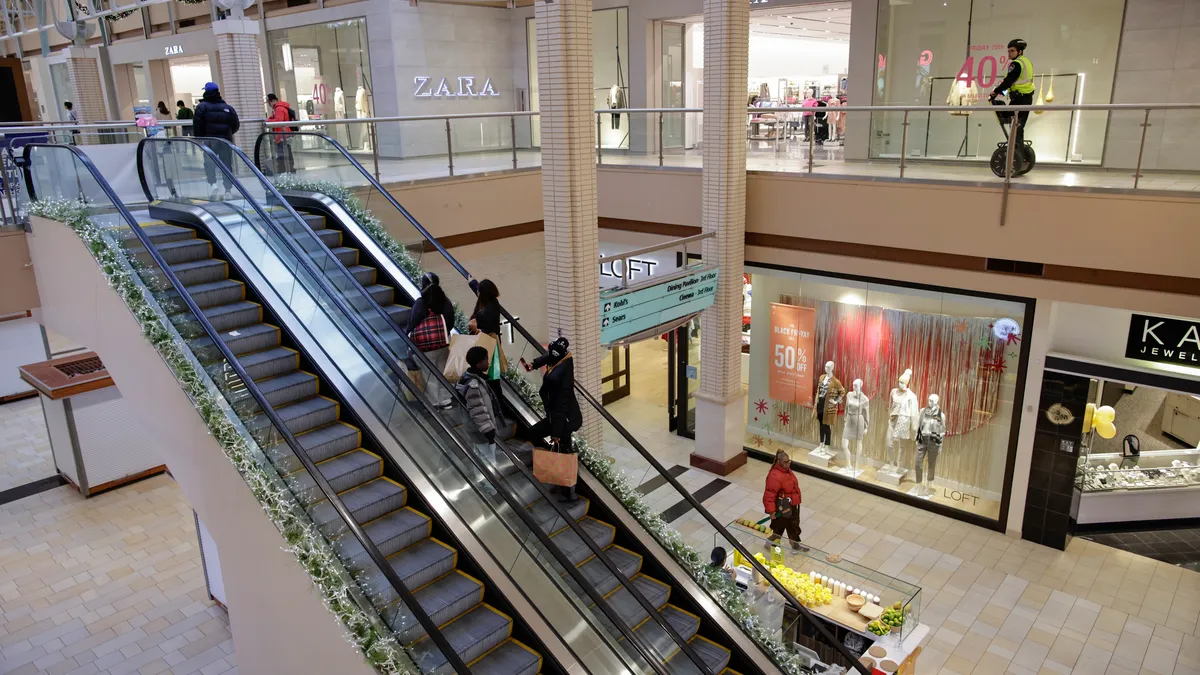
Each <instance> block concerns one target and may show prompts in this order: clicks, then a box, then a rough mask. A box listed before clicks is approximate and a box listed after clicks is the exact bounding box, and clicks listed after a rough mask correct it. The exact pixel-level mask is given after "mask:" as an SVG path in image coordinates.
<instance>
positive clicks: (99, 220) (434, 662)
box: [24, 144, 470, 675]
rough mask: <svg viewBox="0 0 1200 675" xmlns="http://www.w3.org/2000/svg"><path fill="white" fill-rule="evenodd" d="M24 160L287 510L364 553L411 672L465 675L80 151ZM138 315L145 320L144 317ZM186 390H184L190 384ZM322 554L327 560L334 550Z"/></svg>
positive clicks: (363, 598)
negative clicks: (206, 395)
mask: <svg viewBox="0 0 1200 675" xmlns="http://www.w3.org/2000/svg"><path fill="white" fill-rule="evenodd" d="M24 158H25V160H26V162H27V170H26V175H27V176H28V179H29V185H30V189H31V193H32V195H34V196H35V197H36V198H38V199H62V200H78V201H80V202H83V203H84V204H86V206H87V209H88V211H89V213H90V215H91V221H92V223H93V225H95V226H97V227H98V228H100V236H101V237H102V238H103V240H104V241H105V242H106V243H107V245H108V247H109V248H110V249H112V250H114V251H118V252H120V257H121V259H120V265H121V267H122V268H123V269H124V271H125V272H128V273H132V277H133V278H135V279H136V280H137V283H139V284H140V285H141V286H142V287H143V288H145V289H146V290H147V291H148V293H145V294H144V295H143V297H145V296H149V297H148V298H147V299H148V300H150V302H151V305H152V309H153V311H154V313H155V314H156V315H157V319H158V320H159V322H160V323H162V324H163V325H164V327H165V328H166V329H167V330H168V331H170V333H171V336H172V338H173V340H172V341H173V342H174V343H175V344H177V345H180V346H182V347H184V349H185V357H186V358H187V359H188V361H189V362H190V363H191V364H192V365H193V366H194V370H195V372H196V373H198V374H199V375H200V378H201V380H202V385H203V386H204V387H205V388H206V389H208V390H210V391H213V392H219V395H220V397H221V399H223V401H224V404H223V405H222V408H221V411H222V412H223V413H224V414H225V416H226V417H227V419H228V420H229V421H230V422H231V423H232V424H233V425H234V427H235V428H236V429H238V430H239V431H240V434H241V436H242V437H243V438H244V439H246V440H248V441H252V442H249V443H247V444H246V448H247V449H248V451H249V452H250V453H251V454H252V460H253V462H254V463H255V464H257V465H258V467H260V468H261V469H263V470H264V472H265V474H266V475H267V476H268V478H269V480H270V481H271V483H272V485H271V486H270V487H271V488H272V489H277V490H281V491H284V492H286V493H287V494H289V495H290V497H291V499H290V502H291V505H292V507H293V509H294V511H295V512H294V513H293V514H292V515H293V516H294V517H295V518H297V519H300V520H301V521H302V522H304V523H305V524H307V525H308V526H309V528H310V530H311V531H313V532H321V533H324V534H326V535H327V534H328V533H330V532H337V533H339V534H340V535H342V536H344V537H351V538H352V539H353V540H354V541H356V542H357V545H358V547H361V550H363V551H365V552H366V553H367V558H368V560H369V562H366V561H364V562H366V567H367V569H366V570H364V572H362V573H360V576H359V577H358V578H359V579H363V578H364V577H365V576H367V575H369V574H371V573H376V574H377V575H378V576H381V577H382V578H383V579H385V580H386V581H387V582H388V583H389V584H390V585H391V587H392V589H393V590H394V591H395V593H396V595H397V597H399V598H400V599H401V601H400V603H399V604H398V605H397V606H396V607H395V608H394V609H392V610H389V611H390V612H391V614H390V616H389V617H388V618H389V619H390V620H392V621H393V622H405V623H408V622H411V621H416V622H417V623H419V624H420V625H421V627H422V628H423V629H424V630H425V631H426V633H427V634H428V635H429V636H430V638H431V639H430V640H428V641H425V642H420V643H417V644H415V645H412V646H410V647H409V654H410V656H411V657H412V659H413V661H414V662H415V664H416V665H417V666H418V667H419V668H420V670H421V671H422V672H426V673H432V672H434V671H435V670H436V669H437V668H438V667H439V666H440V665H441V664H443V663H449V665H450V666H451V667H452V669H453V670H454V672H455V673H458V674H459V675H468V674H469V672H470V671H469V670H468V668H467V666H466V664H465V663H463V662H462V660H461V659H459V657H458V656H457V655H456V654H455V652H454V650H453V649H452V648H451V647H450V644H449V642H447V641H446V638H445V637H444V636H443V635H442V634H441V632H440V631H439V630H438V627H437V625H436V624H435V623H434V622H433V620H432V619H431V618H430V617H429V615H428V614H427V613H426V612H425V611H424V610H423V609H422V608H421V606H420V604H419V603H418V602H416V599H415V598H414V596H413V595H412V591H411V590H410V589H408V588H407V587H406V586H405V585H404V583H403V582H402V581H401V580H400V578H399V576H398V575H397V573H396V572H395V570H394V569H393V568H392V566H391V565H390V564H388V563H387V561H386V559H385V557H384V556H383V554H382V553H381V552H380V551H379V550H378V548H377V547H376V546H375V544H374V543H373V542H372V541H371V539H370V537H369V536H367V534H366V533H365V532H364V531H363V530H362V528H361V527H360V525H359V524H358V523H357V522H356V521H355V520H354V518H353V517H352V516H351V515H350V511H349V510H348V509H347V507H346V505H345V504H344V503H343V502H342V500H341V497H340V496H339V495H338V494H337V492H336V491H335V490H334V489H333V487H332V486H330V484H329V483H328V481H327V480H326V479H325V478H324V476H323V475H322V474H321V472H320V471H319V470H317V468H316V465H315V464H314V463H313V461H312V460H311V459H310V458H309V456H308V453H307V452H306V451H305V450H304V449H303V447H302V446H301V445H300V444H299V443H298V442H297V441H296V438H295V437H294V436H293V435H292V433H291V432H290V431H289V430H288V427H287V425H286V424H285V423H284V422H283V420H281V419H280V418H279V416H278V414H277V413H276V412H275V410H274V408H273V407H272V406H271V405H270V404H269V403H268V402H267V400H266V398H265V396H264V395H263V393H262V392H261V391H260V390H259V388H258V386H257V385H256V384H255V382H254V380H253V379H252V378H251V377H250V376H249V375H248V374H247V373H246V371H245V370H244V369H243V367H242V366H241V364H240V363H239V361H238V360H237V359H236V358H235V357H234V355H233V353H232V352H231V351H230V349H229V347H228V346H226V344H225V342H224V340H223V339H222V338H221V336H220V334H219V333H218V331H217V330H216V329H215V328H214V327H213V326H212V324H211V323H210V322H209V320H208V319H207V318H206V316H205V315H204V313H203V312H202V311H201V310H200V308H199V307H198V306H197V305H196V304H195V302H194V301H193V300H192V299H191V296H190V295H189V294H188V293H187V291H186V289H185V287H184V286H183V284H182V282H180V280H179V278H178V277H176V276H175V273H174V272H173V271H172V269H171V267H170V265H168V264H167V263H166V262H165V261H164V260H163V258H162V256H161V255H160V254H159V252H158V250H157V249H156V248H155V246H154V245H153V243H152V242H151V239H150V237H149V235H147V233H146V232H145V231H144V230H143V229H142V226H141V224H140V223H139V222H138V219H137V218H136V217H135V216H134V215H133V214H132V213H131V212H130V211H129V210H128V209H127V208H126V207H125V206H124V205H123V204H122V203H121V202H120V200H119V199H118V198H117V197H116V195H115V193H114V192H113V190H112V188H111V187H109V186H108V184H107V183H106V182H105V181H104V179H103V178H102V177H101V176H100V174H99V172H98V170H97V169H96V168H95V166H94V165H93V164H92V163H91V161H90V160H88V159H87V157H86V155H84V154H83V153H82V152H80V151H79V150H78V149H76V148H73V147H69V146H63V145H42V144H34V145H29V146H27V147H26V148H25V151H24ZM139 319H140V320H144V317H139ZM187 393H188V394H189V396H191V395H192V392H187ZM193 402H194V403H197V404H199V402H198V401H195V400H194V401H193ZM285 467H286V468H285ZM297 469H300V470H299V471H297ZM323 500H324V501H325V502H326V503H328V504H329V505H332V506H333V509H334V511H335V513H336V516H337V517H338V518H339V519H340V520H341V523H340V524H339V525H338V526H336V527H330V526H325V527H322V526H318V525H317V524H316V522H315V521H314V516H313V512H314V510H315V509H316V508H318V505H319V504H321V503H322V501H323ZM301 508H303V509H306V510H307V512H305V511H301V510H300V509H301ZM325 543H326V546H328V547H329V548H330V549H335V548H336V542H334V541H332V540H330V541H326V542H325ZM330 559H331V560H336V557H333V556H331V557H330ZM338 573H339V575H340V576H342V577H343V578H346V579H350V578H351V577H352V576H353V575H351V574H350V573H349V571H347V570H346V569H345V568H341V569H339V570H338ZM371 592H374V591H372V589H369V588H368V587H366V586H352V587H351V596H352V600H353V601H354V602H355V603H356V604H357V605H358V606H359V608H360V609H361V610H362V611H363V612H364V613H365V614H366V615H367V616H370V617H375V618H376V619H377V623H376V629H377V630H379V631H380V632H381V633H383V634H388V633H389V632H390V629H388V628H387V627H386V624H385V622H384V620H383V617H381V616H380V615H379V612H378V610H376V609H375V607H374V606H373V605H372V603H371V601H370V599H369V593H371ZM440 655H444V657H445V658H444V659H443V658H441V656H440Z"/></svg>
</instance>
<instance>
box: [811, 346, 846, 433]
mask: <svg viewBox="0 0 1200 675" xmlns="http://www.w3.org/2000/svg"><path fill="white" fill-rule="evenodd" d="M845 395H846V388H845V387H843V386H842V383H841V381H840V380H838V379H837V378H836V377H834V376H833V361H827V362H826V363H825V374H824V375H822V376H821V377H820V378H819V379H818V380H817V404H816V405H815V406H813V417H816V418H817V424H818V425H820V428H821V444H820V446H818V448H817V449H818V450H819V449H822V448H827V447H829V446H830V445H831V443H830V430H829V425H830V424H832V423H833V419H834V418H835V417H837V411H838V404H840V403H841V402H842V397H843V396H845Z"/></svg>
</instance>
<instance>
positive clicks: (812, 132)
mask: <svg viewBox="0 0 1200 675" xmlns="http://www.w3.org/2000/svg"><path fill="white" fill-rule="evenodd" d="M816 136H817V118H816V116H815V115H809V116H808V172H809V173H812V172H813V141H815V140H816Z"/></svg>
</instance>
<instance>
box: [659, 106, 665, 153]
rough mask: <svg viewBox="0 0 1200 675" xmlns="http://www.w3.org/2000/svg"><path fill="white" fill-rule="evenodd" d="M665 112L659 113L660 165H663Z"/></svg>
mask: <svg viewBox="0 0 1200 675" xmlns="http://www.w3.org/2000/svg"><path fill="white" fill-rule="evenodd" d="M663 145H664V143H663V114H662V113H661V112H660V113H658V165H659V166H662V165H663Z"/></svg>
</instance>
